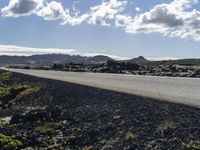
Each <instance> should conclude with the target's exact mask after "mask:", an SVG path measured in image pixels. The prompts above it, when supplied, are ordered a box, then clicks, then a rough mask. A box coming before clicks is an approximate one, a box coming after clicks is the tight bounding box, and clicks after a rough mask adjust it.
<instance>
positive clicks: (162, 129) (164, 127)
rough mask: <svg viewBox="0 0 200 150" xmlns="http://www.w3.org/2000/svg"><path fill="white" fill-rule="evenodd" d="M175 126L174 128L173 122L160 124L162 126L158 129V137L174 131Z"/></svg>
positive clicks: (166, 121)
mask: <svg viewBox="0 0 200 150" xmlns="http://www.w3.org/2000/svg"><path fill="white" fill-rule="evenodd" d="M174 127H175V126H174V123H173V121H171V120H169V119H168V120H165V121H163V122H162V123H161V124H160V126H159V127H158V128H157V130H156V133H157V134H158V135H162V136H163V135H164V133H166V132H167V131H169V130H171V129H173V128H174Z"/></svg>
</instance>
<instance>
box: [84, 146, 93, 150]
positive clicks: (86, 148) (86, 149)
mask: <svg viewBox="0 0 200 150" xmlns="http://www.w3.org/2000/svg"><path fill="white" fill-rule="evenodd" d="M93 148H94V146H84V147H83V148H82V150H93Z"/></svg>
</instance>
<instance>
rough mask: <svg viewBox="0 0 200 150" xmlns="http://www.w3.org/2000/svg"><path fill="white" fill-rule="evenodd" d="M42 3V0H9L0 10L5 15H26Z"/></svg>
mask: <svg viewBox="0 0 200 150" xmlns="http://www.w3.org/2000/svg"><path fill="white" fill-rule="evenodd" d="M42 3H43V0H10V2H9V4H8V6H5V7H4V8H2V9H1V12H2V14H3V16H6V17H11V16H12V17H19V16H27V15H30V14H32V13H34V12H35V11H36V10H37V9H38V8H39V7H40V6H41V5H42Z"/></svg>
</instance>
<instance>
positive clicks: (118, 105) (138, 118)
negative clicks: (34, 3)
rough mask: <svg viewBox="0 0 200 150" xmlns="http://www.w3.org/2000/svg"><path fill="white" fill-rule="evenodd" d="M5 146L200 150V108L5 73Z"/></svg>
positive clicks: (0, 96)
mask: <svg viewBox="0 0 200 150" xmlns="http://www.w3.org/2000/svg"><path fill="white" fill-rule="evenodd" d="M0 149H2V150H11V149H14V150H17V149H24V150H32V149H33V150H37V149H39V150H41V149H42V150H43V149H44V150H45V149H46V150H52V149H56V150H59V149H60V150H63V149H66V150H199V149H200V109H199V108H195V107H191V106H186V105H181V104H175V103H168V102H162V101H157V100H153V99H149V98H146V97H139V96H134V95H128V94H123V93H118V92H113V91H108V90H102V89H98V88H92V87H87V86H81V85H77V84H71V83H65V82H61V81H55V80H49V79H41V78H36V77H30V76H27V75H21V74H16V73H10V72H5V71H0Z"/></svg>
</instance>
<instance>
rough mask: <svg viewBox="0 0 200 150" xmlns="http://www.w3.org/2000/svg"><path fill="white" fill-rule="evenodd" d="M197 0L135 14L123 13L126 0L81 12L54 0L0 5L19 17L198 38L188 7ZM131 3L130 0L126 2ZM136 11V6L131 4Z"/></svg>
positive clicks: (199, 21)
mask: <svg viewBox="0 0 200 150" xmlns="http://www.w3.org/2000/svg"><path fill="white" fill-rule="evenodd" d="M197 2H198V0H173V1H172V2H171V3H168V4H167V3H162V4H158V5H155V6H154V7H153V8H152V9H151V10H149V11H147V12H144V13H140V14H137V15H136V16H134V17H132V16H126V15H124V10H125V6H126V5H127V4H128V0H102V2H101V4H99V5H96V6H93V7H91V8H90V9H89V11H88V12H86V13H83V14H81V12H80V11H79V10H77V9H76V8H75V6H73V10H72V11H70V10H69V9H68V8H64V6H63V5H62V3H60V2H58V1H56V0H51V1H48V0H10V1H9V4H8V5H7V6H5V7H4V8H2V9H1V12H2V15H3V16H4V17H19V16H27V15H31V14H36V15H38V16H40V17H42V18H43V19H44V20H60V21H61V25H66V24H69V25H73V26H74V25H80V24H81V23H83V22H84V21H85V22H87V23H89V24H94V25H103V26H110V25H111V24H113V21H114V22H115V25H116V27H122V28H123V29H124V30H125V32H128V33H133V34H135V33H153V32H157V33H161V34H163V35H164V36H169V37H179V38H182V39H192V40H196V41H200V11H198V10H195V9H192V5H193V4H195V3H197ZM130 3H131V2H130ZM135 10H136V11H137V12H140V8H139V7H135Z"/></svg>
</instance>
